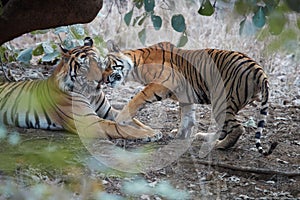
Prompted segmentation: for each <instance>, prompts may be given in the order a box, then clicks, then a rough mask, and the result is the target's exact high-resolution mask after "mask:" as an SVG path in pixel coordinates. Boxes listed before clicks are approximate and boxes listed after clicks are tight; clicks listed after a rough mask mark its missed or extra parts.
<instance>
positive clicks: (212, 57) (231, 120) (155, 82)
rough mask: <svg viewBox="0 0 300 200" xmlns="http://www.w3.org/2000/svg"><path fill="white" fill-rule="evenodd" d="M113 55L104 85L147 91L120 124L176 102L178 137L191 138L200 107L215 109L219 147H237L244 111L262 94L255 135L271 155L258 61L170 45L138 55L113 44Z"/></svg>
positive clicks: (265, 83)
mask: <svg viewBox="0 0 300 200" xmlns="http://www.w3.org/2000/svg"><path fill="white" fill-rule="evenodd" d="M108 48H109V51H111V52H110V53H109V54H108V55H107V57H106V58H105V60H104V63H105V67H106V69H105V71H104V72H103V80H102V81H103V82H105V83H107V84H108V85H110V86H111V87H115V86H117V85H119V84H120V83H121V82H123V81H124V80H125V79H126V80H133V81H137V82H139V83H142V84H144V85H145V86H146V87H145V88H144V89H143V90H142V91H141V92H139V93H138V94H137V95H136V96H134V98H133V99H132V100H131V101H130V102H129V103H128V105H127V106H126V107H124V108H123V110H122V111H121V113H120V114H119V115H118V117H117V119H116V121H117V122H120V123H121V122H122V123H128V122H129V121H130V120H129V119H130V117H131V116H134V115H135V114H136V112H137V110H138V109H140V108H141V107H142V106H143V105H144V104H145V103H151V102H154V101H160V100H162V99H165V98H172V99H175V100H177V101H179V105H180V107H181V124H180V128H179V130H178V133H177V136H178V137H179V138H186V137H189V136H190V134H191V128H192V127H193V126H194V125H195V108H194V104H212V110H213V112H212V113H213V115H214V118H215V120H216V122H217V124H218V126H219V129H220V130H219V131H218V140H217V141H216V144H215V147H216V148H218V149H228V148H230V147H232V146H233V145H234V144H235V143H236V142H237V140H238V139H239V137H240V136H241V135H242V133H243V132H244V131H245V130H244V127H243V126H242V125H241V124H240V123H239V121H238V120H237V119H236V114H237V113H238V111H239V110H241V109H242V108H243V107H245V106H246V105H247V104H249V103H250V102H252V101H254V100H256V99H257V98H258V94H259V93H260V94H261V101H262V102H261V108H260V117H261V118H260V120H259V121H258V128H257V131H256V134H255V138H256V147H257V149H258V151H259V153H261V154H263V155H269V154H271V153H272V151H273V149H274V148H275V147H276V145H277V143H273V144H272V145H271V147H270V149H269V150H268V151H265V150H263V148H262V146H261V142H260V137H261V133H262V129H263V127H264V124H265V120H266V116H267V110H268V96H269V86H268V78H267V75H266V74H265V72H264V71H263V68H262V67H261V66H260V65H258V64H257V63H256V62H255V61H254V60H253V59H251V58H249V57H248V56H246V55H245V54H243V53H239V52H235V51H226V50H217V49H203V50H185V49H179V48H176V47H175V46H174V45H173V44H171V43H169V42H161V43H158V44H155V45H153V46H150V47H147V48H141V49H135V50H124V51H120V49H119V48H118V47H117V46H116V45H115V44H114V43H113V42H112V41H109V42H108Z"/></svg>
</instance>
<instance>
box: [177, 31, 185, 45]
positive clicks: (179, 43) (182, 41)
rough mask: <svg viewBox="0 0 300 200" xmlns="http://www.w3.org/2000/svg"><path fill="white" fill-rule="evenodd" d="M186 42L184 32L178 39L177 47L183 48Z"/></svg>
mask: <svg viewBox="0 0 300 200" xmlns="http://www.w3.org/2000/svg"><path fill="white" fill-rule="evenodd" d="M187 42H188V37H187V35H186V33H185V32H183V33H182V35H181V36H180V38H179V42H178V44H177V47H183V46H184V45H186V43H187Z"/></svg>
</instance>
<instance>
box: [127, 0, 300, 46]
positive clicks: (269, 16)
mask: <svg viewBox="0 0 300 200" xmlns="http://www.w3.org/2000/svg"><path fill="white" fill-rule="evenodd" d="M221 1H222V4H225V5H228V7H232V6H230V5H232V4H234V6H233V11H234V13H235V14H237V15H239V16H241V17H242V18H243V19H242V20H241V21H240V31H239V33H240V34H242V35H244V34H245V35H253V34H256V33H259V32H260V31H265V30H267V31H268V35H269V36H273V35H275V36H277V35H280V34H281V33H282V32H283V30H284V29H285V28H286V27H287V26H288V25H290V26H291V27H293V24H292V21H291V20H290V19H289V17H288V16H289V14H291V13H299V12H300V4H299V3H297V1H293V0H221ZM163 2H165V1H163ZM169 2H171V3H170V4H172V3H173V4H174V5H175V3H176V2H175V1H172V0H170V1H169ZM218 2H220V1H216V0H201V1H200V7H199V9H198V14H199V15H202V16H212V15H213V14H214V13H215V12H217V11H218ZM159 3H160V1H158V0H133V7H132V9H131V10H130V11H129V12H127V13H126V14H125V16H124V21H125V23H126V25H127V26H130V25H132V26H135V25H136V24H138V25H139V26H140V25H142V24H143V23H144V22H145V21H146V19H147V18H150V19H151V22H152V25H153V27H154V29H155V30H160V28H161V27H162V23H163V22H165V21H169V20H163V19H162V16H159V15H157V14H156V12H155V8H156V7H157V6H158V4H159ZM191 4H192V6H197V4H196V2H195V1H191ZM135 9H138V10H139V11H141V10H142V9H143V10H144V12H142V14H140V15H137V16H134V10H135ZM169 10H170V12H172V13H171V15H172V17H171V20H170V23H171V26H172V28H173V29H174V30H175V31H176V32H180V33H182V35H181V37H180V39H179V42H178V44H177V46H179V47H181V46H184V45H185V44H186V43H187V41H188V36H187V33H186V30H187V29H188V27H187V26H186V23H185V18H184V14H181V13H174V9H169ZM139 13H140V12H139ZM237 19H238V18H237ZM295 27H298V29H300V17H298V19H297V22H296V23H295ZM295 31H299V30H294V32H295ZM138 37H139V39H140V41H141V42H142V43H143V44H145V40H146V30H145V29H142V30H141V31H140V33H139V34H138Z"/></svg>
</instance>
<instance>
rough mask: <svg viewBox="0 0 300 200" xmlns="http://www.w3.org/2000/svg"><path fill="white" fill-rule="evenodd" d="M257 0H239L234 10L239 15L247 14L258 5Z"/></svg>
mask: <svg viewBox="0 0 300 200" xmlns="http://www.w3.org/2000/svg"><path fill="white" fill-rule="evenodd" d="M256 5H257V0H237V1H235V3H234V11H235V12H236V13H238V14H239V15H243V16H245V15H247V14H249V13H250V12H253V11H254V10H255V8H256V7H257V6H256Z"/></svg>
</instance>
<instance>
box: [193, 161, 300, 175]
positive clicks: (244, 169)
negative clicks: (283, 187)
mask: <svg viewBox="0 0 300 200" xmlns="http://www.w3.org/2000/svg"><path fill="white" fill-rule="evenodd" d="M194 162H197V163H198V164H202V165H209V166H212V167H221V168H225V169H230V170H234V171H240V172H248V173H256V174H270V175H272V174H274V175H282V176H287V177H295V176H300V172H297V171H296V172H284V171H279V170H272V169H265V168H255V167H244V166H234V165H229V164H226V163H221V162H214V161H207V160H195V161H194Z"/></svg>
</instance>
